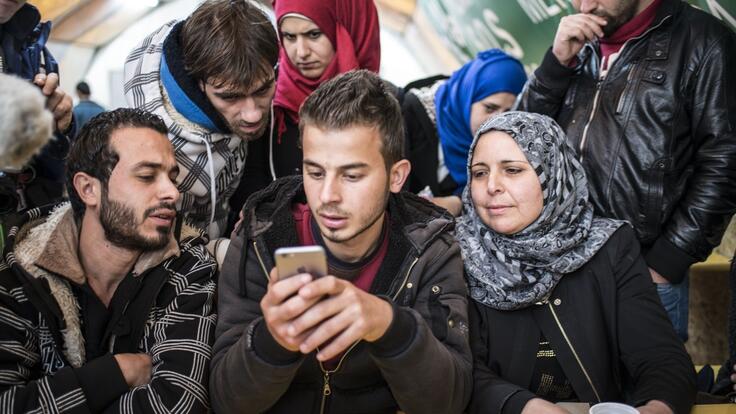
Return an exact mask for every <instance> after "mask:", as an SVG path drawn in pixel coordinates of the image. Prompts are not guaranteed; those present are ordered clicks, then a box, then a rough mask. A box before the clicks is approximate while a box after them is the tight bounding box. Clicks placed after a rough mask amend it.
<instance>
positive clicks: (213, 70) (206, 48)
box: [181, 0, 279, 87]
mask: <svg viewBox="0 0 736 414" xmlns="http://www.w3.org/2000/svg"><path fill="white" fill-rule="evenodd" d="M181 44H182V49H183V55H184V68H185V69H186V71H187V73H188V74H189V75H190V76H192V77H193V78H194V79H196V80H199V81H204V82H207V81H208V80H216V81H217V82H216V84H215V85H214V86H216V87H221V86H223V85H229V86H230V85H231V86H237V87H242V86H249V85H252V84H253V83H254V82H257V81H264V80H266V79H268V78H269V77H271V76H272V73H273V70H274V67H275V66H276V62H277V61H278V58H279V44H278V38H277V36H276V30H275V29H274V27H273V24H272V23H271V21H270V20H269V18H268V16H267V15H266V14H265V13H264V12H263V11H262V10H261V9H260V8H258V6H256V5H254V4H252V3H251V2H250V1H249V0H208V1H205V2H204V3H202V4H201V5H200V6H199V7H198V8H197V10H195V11H194V13H192V15H191V16H189V18H187V20H186V21H185V22H184V26H183V27H182V30H181Z"/></svg>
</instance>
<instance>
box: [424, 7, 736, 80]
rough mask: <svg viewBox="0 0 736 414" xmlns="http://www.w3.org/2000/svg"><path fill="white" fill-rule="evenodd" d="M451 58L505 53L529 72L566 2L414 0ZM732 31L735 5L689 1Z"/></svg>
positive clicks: (735, 24)
mask: <svg viewBox="0 0 736 414" xmlns="http://www.w3.org/2000/svg"><path fill="white" fill-rule="evenodd" d="M418 3H419V7H421V8H422V10H423V11H424V13H425V14H426V15H427V16H428V18H429V19H430V21H431V22H432V24H433V25H434V27H435V28H436V31H437V33H438V34H439V35H440V36H441V37H442V38H443V39H444V40H445V42H446V44H447V46H448V48H449V49H450V50H451V52H452V53H453V54H454V55H455V56H457V57H458V58H459V59H460V61H462V62H465V61H467V60H469V59H472V58H473V57H475V55H476V54H477V53H478V52H479V51H481V50H485V49H488V48H492V47H498V48H502V49H505V50H506V51H507V52H508V53H510V54H512V55H514V56H516V57H517V58H518V59H519V60H521V61H522V62H523V63H524V66H526V68H527V71H529V72H531V71H532V70H533V69H534V68H536V66H537V65H538V64H539V61H540V60H541V59H542V57H543V56H544V53H545V52H546V51H547V49H548V48H549V47H550V46H551V45H552V40H553V39H554V36H555V32H556V31H557V25H558V24H559V22H560V18H562V16H564V15H566V14H570V13H574V12H575V11H574V9H573V8H572V6H571V5H570V0H418ZM690 3H691V4H693V5H695V6H696V7H699V8H701V9H703V10H705V11H707V12H709V13H711V14H713V15H714V16H716V17H718V18H719V19H721V20H722V21H723V22H725V23H726V24H727V25H728V26H729V27H731V28H732V29H734V30H736V1H733V0H690Z"/></svg>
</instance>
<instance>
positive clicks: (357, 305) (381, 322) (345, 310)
mask: <svg viewBox="0 0 736 414" xmlns="http://www.w3.org/2000/svg"><path fill="white" fill-rule="evenodd" d="M299 296H301V297H303V298H304V299H305V300H314V299H315V298H323V299H321V300H320V301H319V302H318V303H316V304H315V305H314V306H312V307H310V308H309V309H308V310H307V311H306V312H304V313H303V314H302V315H300V316H299V317H298V318H297V319H296V320H295V321H293V322H292V323H291V325H292V327H291V328H290V331H289V333H291V334H294V335H298V336H300V337H304V341H303V342H302V343H301V345H300V347H299V350H300V351H301V352H302V353H305V354H306V353H309V352H312V351H313V350H315V349H317V347H319V348H320V349H319V353H318V354H317V359H319V360H320V361H327V360H329V359H331V358H334V357H335V356H337V355H339V354H340V353H342V352H344V351H346V350H347V349H348V348H350V347H351V346H352V345H353V344H354V343H355V342H356V341H359V340H365V341H368V342H373V341H377V340H378V339H380V338H381V337H383V335H384V334H385V333H386V331H387V330H388V327H389V326H390V325H391V322H392V321H393V317H394V315H393V307H392V306H391V304H390V303H389V302H387V301H386V300H383V299H381V298H379V297H378V296H375V295H372V294H370V293H368V292H365V291H363V290H362V289H360V288H359V287H357V286H355V285H353V284H352V283H350V282H348V281H346V280H342V279H338V278H336V277H334V276H327V277H324V278H321V279H318V280H315V281H313V282H310V283H308V284H307V285H306V286H304V287H302V288H301V289H299Z"/></svg>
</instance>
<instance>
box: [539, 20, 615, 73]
mask: <svg viewBox="0 0 736 414" xmlns="http://www.w3.org/2000/svg"><path fill="white" fill-rule="evenodd" d="M606 24H607V22H606V19H604V18H602V17H599V16H596V15H593V14H583V13H579V14H573V15H570V16H565V17H563V18H562V19H561V20H560V25H559V26H558V27H557V33H556V34H555V40H554V42H553V43H552V53H553V54H554V55H555V57H556V58H557V60H558V61H559V62H560V63H561V64H562V65H565V66H567V65H568V64H569V63H570V61H572V59H573V58H574V57H575V56H576V55H577V54H578V52H579V51H580V49H582V48H583V46H584V45H585V43H586V42H589V41H592V40H594V39H596V38H601V37H603V26H605V25H606Z"/></svg>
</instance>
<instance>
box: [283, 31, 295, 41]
mask: <svg viewBox="0 0 736 414" xmlns="http://www.w3.org/2000/svg"><path fill="white" fill-rule="evenodd" d="M281 37H283V38H284V40H288V41H290V42H293V41H294V39H296V36H294V35H293V34H291V33H282V34H281Z"/></svg>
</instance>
